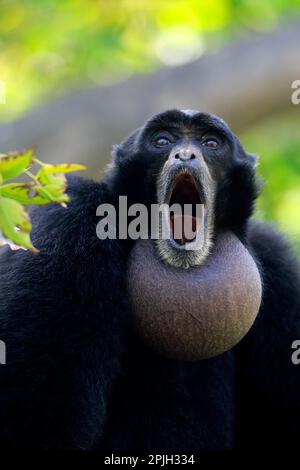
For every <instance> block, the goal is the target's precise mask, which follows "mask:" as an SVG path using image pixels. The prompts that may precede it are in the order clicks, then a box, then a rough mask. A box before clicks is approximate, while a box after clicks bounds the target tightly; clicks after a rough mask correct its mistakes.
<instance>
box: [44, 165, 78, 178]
mask: <svg viewBox="0 0 300 470" xmlns="http://www.w3.org/2000/svg"><path fill="white" fill-rule="evenodd" d="M83 170H86V167H85V166H84V165H77V164H76V163H61V164H59V165H50V164H48V163H45V164H43V165H42V169H41V170H40V173H43V174H48V175H49V174H59V173H70V172H72V171H83Z"/></svg>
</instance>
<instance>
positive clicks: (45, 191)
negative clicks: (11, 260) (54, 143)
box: [0, 149, 85, 252]
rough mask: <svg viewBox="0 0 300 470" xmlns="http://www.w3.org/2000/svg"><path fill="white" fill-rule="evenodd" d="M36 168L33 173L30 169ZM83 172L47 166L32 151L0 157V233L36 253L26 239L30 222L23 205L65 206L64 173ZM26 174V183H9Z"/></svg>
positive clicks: (80, 167) (71, 166) (65, 166)
mask: <svg viewBox="0 0 300 470" xmlns="http://www.w3.org/2000/svg"><path fill="white" fill-rule="evenodd" d="M32 165H36V166H37V167H38V170H37V172H36V174H34V173H33V172H32V171H31V169H30V168H31V166H32ZM79 170H85V167H84V166H83V165H77V164H65V163H61V164H58V165H50V164H48V163H43V162H41V161H40V160H38V159H37V158H36V156H35V151H34V149H29V150H26V151H24V152H11V153H8V154H0V232H2V234H3V236H4V237H5V238H6V239H8V240H9V241H11V242H13V243H14V244H16V245H18V246H19V247H22V248H26V249H28V250H30V251H33V252H36V251H37V250H36V249H35V248H34V246H33V245H32V242H31V239H30V231H31V228H32V226H31V222H30V217H29V214H28V212H27V210H26V208H25V207H26V206H35V205H38V206H44V205H46V204H50V203H51V202H56V203H58V204H61V205H62V206H64V207H66V203H67V202H68V200H69V198H68V196H67V194H66V188H67V183H66V178H65V173H69V172H72V171H79ZM21 175H27V177H28V179H29V181H28V182H26V183H21V182H20V183H19V182H10V181H11V180H14V179H15V178H17V177H20V176H21Z"/></svg>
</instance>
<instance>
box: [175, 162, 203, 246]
mask: <svg viewBox="0 0 300 470" xmlns="http://www.w3.org/2000/svg"><path fill="white" fill-rule="evenodd" d="M169 228H170V236H171V238H172V239H173V241H174V242H175V243H176V245H179V246H181V247H182V246H183V245H187V244H190V243H192V242H194V241H195V240H196V239H197V238H199V237H198V236H199V234H200V233H201V232H203V229H204V198H203V196H202V194H201V191H200V187H199V183H198V182H197V180H196V178H195V177H194V176H193V175H192V174H191V173H189V172H187V171H182V172H180V173H179V174H178V175H176V177H175V179H174V180H173V182H172V185H171V188H170V193H169Z"/></svg>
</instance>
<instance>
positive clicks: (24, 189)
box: [0, 183, 53, 206]
mask: <svg viewBox="0 0 300 470" xmlns="http://www.w3.org/2000/svg"><path fill="white" fill-rule="evenodd" d="M0 195H1V196H4V197H8V198H10V199H14V200H15V201H18V202H20V203H21V204H23V205H25V206H44V205H46V204H49V203H50V202H53V200H52V199H51V198H50V197H47V196H43V197H41V196H40V194H39V193H38V192H36V187H35V186H34V185H33V183H9V184H5V185H3V186H0Z"/></svg>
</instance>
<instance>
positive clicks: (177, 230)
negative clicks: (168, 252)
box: [170, 214, 199, 245]
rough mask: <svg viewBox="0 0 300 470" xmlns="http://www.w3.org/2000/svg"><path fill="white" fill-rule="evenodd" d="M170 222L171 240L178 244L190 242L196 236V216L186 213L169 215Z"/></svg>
mask: <svg viewBox="0 0 300 470" xmlns="http://www.w3.org/2000/svg"><path fill="white" fill-rule="evenodd" d="M170 224H171V231H172V237H173V240H175V241H176V242H177V243H178V244H179V245H184V244H185V243H190V242H192V241H193V240H195V238H196V234H197V229H198V225H199V224H198V220H197V217H193V216H192V215H188V214H184V215H182V214H180V215H174V214H171V215H170Z"/></svg>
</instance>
